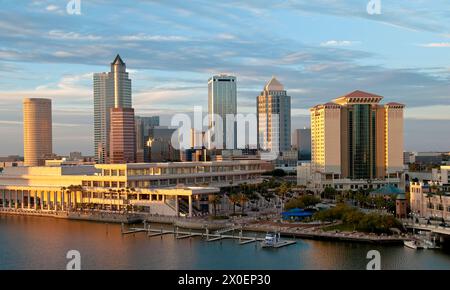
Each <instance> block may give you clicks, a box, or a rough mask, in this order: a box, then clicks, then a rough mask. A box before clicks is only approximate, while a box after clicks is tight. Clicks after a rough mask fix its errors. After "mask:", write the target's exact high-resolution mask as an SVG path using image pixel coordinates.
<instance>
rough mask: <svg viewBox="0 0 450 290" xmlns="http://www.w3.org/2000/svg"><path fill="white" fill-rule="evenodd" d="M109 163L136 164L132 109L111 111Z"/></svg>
mask: <svg viewBox="0 0 450 290" xmlns="http://www.w3.org/2000/svg"><path fill="white" fill-rule="evenodd" d="M110 138H111V140H110V161H109V163H114V164H115V163H134V162H136V143H135V138H136V132H135V128H134V109H133V108H112V109H111V132H110Z"/></svg>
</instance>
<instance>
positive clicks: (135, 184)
mask: <svg viewBox="0 0 450 290" xmlns="http://www.w3.org/2000/svg"><path fill="white" fill-rule="evenodd" d="M259 177H260V175H259V174H246V175H229V176H207V177H196V178H193V177H192V178H169V179H159V180H152V181H150V180H136V181H128V182H122V181H120V182H119V181H90V180H84V181H82V185H83V186H86V187H105V188H126V187H129V188H150V187H158V186H174V185H177V184H188V185H202V184H204V183H209V182H232V181H240V180H252V179H257V178H259Z"/></svg>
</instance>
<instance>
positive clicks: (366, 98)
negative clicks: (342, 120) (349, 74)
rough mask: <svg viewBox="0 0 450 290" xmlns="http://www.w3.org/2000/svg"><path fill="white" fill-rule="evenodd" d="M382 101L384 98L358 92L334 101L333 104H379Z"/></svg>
mask: <svg viewBox="0 0 450 290" xmlns="http://www.w3.org/2000/svg"><path fill="white" fill-rule="evenodd" d="M382 99H383V97H382V96H379V95H376V94H372V93H368V92H364V91H359V90H356V91H353V92H351V93H349V94H346V95H343V96H341V97H339V98H337V99H334V100H333V102H335V103H337V104H339V105H354V104H378V103H379V102H380V101H381V100H382Z"/></svg>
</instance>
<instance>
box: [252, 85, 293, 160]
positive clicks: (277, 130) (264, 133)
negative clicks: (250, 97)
mask: <svg viewBox="0 0 450 290" xmlns="http://www.w3.org/2000/svg"><path fill="white" fill-rule="evenodd" d="M256 104H257V115H256V117H257V120H258V148H259V149H261V150H270V151H273V152H276V153H278V152H281V151H288V150H290V149H291V97H290V96H288V95H287V93H286V90H285V89H284V86H283V85H282V84H281V83H280V82H279V81H278V80H277V79H276V78H275V77H272V79H271V80H270V81H269V82H268V83H267V84H266V86H265V87H264V90H263V91H262V92H261V94H260V95H259V96H258V97H256Z"/></svg>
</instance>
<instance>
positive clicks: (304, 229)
mask: <svg viewBox="0 0 450 290" xmlns="http://www.w3.org/2000/svg"><path fill="white" fill-rule="evenodd" d="M0 214H8V215H26V216H40V217H51V218H59V219H69V220H80V221H92V222H106V223H118V224H121V223H124V224H136V223H141V222H144V221H145V222H146V223H154V224H167V225H171V226H174V227H180V228H185V229H193V230H199V229H206V228H208V229H209V230H220V229H227V228H230V227H235V228H236V229H237V228H239V229H241V230H242V231H246V232H260V233H267V232H280V234H281V235H282V236H285V237H292V238H302V239H316V240H336V241H347V242H365V243H402V242H403V241H404V240H407V239H409V237H408V236H407V235H391V236H387V235H375V234H367V233H361V232H336V231H335V232H333V231H328V232H327V231H323V229H322V227H324V226H329V225H330V224H329V223H328V224H297V225H296V224H284V223H274V222H267V221H258V220H256V219H254V218H240V219H239V218H234V219H233V220H211V219H208V218H199V217H197V218H186V217H173V216H160V215H150V214H145V213H123V212H111V211H72V212H68V211H58V212H55V211H45V210H42V211H36V210H26V209H3V208H1V209H0Z"/></svg>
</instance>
